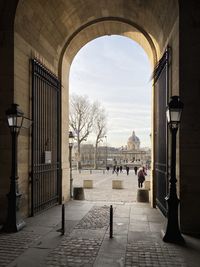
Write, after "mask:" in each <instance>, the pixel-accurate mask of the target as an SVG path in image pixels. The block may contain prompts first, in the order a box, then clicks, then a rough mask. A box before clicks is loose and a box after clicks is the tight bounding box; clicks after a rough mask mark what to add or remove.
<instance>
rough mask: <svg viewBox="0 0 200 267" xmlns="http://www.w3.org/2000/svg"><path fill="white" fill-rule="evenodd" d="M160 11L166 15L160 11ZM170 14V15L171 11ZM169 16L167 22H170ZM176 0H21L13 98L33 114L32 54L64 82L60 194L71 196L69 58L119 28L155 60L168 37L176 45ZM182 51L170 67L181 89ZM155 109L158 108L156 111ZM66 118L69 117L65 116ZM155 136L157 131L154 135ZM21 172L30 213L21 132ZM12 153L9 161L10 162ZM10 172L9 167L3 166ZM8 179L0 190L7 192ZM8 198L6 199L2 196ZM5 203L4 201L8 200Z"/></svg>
mask: <svg viewBox="0 0 200 267" xmlns="http://www.w3.org/2000/svg"><path fill="white" fill-rule="evenodd" d="M160 14H162V16H160ZM169 14H170V20H168V15H169ZM166 22H167V23H166ZM177 32H178V1H175V0H171V1H166V2H165V1H159V0H155V1H148V2H146V1H144V2H142V1H135V2H134V3H133V1H131V0H128V1H123V0H117V1H115V4H113V3H112V1H105V0H101V1H98V2H96V1H91V0H85V1H84V2H81V1H77V2H72V1H64V0H61V1H59V4H58V3H57V2H56V1H53V0H51V1H49V0H48V1H41V0H34V1H33V0H27V1H19V2H18V6H17V11H16V15H15V22H14V44H13V50H14V90H13V91H12V89H11V91H10V92H11V94H12V99H13V101H14V102H16V103H18V104H19V105H20V106H21V108H22V109H23V110H24V112H25V114H27V115H28V116H31V93H30V89H31V88H30V67H29V60H30V58H32V57H37V58H38V59H40V61H41V62H42V63H44V64H45V65H46V66H47V67H48V68H49V69H50V70H52V72H54V73H55V74H56V75H58V76H59V78H60V79H61V82H62V111H61V117H62V130H61V143H62V149H61V161H62V177H63V179H62V192H63V193H62V198H63V200H66V199H68V197H69V179H68V144H67V142H66V140H67V133H68V120H67V119H66V118H67V117H68V91H67V88H68V73H69V67H70V64H71V61H72V59H73V57H74V56H75V54H76V53H77V52H78V50H79V49H80V48H81V47H82V46H83V45H84V44H86V43H87V42H88V41H90V40H92V39H94V38H96V37H99V36H102V35H105V34H120V35H124V36H127V37H129V38H132V39H133V40H135V41H137V42H138V43H139V44H140V45H141V46H142V47H143V48H144V49H145V51H146V52H147V54H148V55H149V58H150V60H151V62H152V66H155V64H156V62H157V60H159V59H160V56H161V55H162V53H163V51H164V50H165V48H166V46H167V44H168V43H170V45H171V47H172V49H173V51H177V49H178V35H177ZM177 61H178V53H177V54H176V53H175V54H174V57H173V62H172V65H171V69H172V70H173V71H172V72H171V73H172V74H171V84H173V91H174V92H178V90H179V89H178V88H179V87H178V83H177V80H178V78H177V77H178V68H177ZM153 113H154V114H155V111H154V112H153ZM64 118H65V119H64ZM152 139H154V134H153V135H152ZM19 142H20V144H19V145H20V147H21V148H22V149H21V151H20V154H19V177H20V187H21V191H22V192H23V193H24V198H23V201H22V207H23V208H22V210H23V212H24V214H26V215H27V214H28V199H29V185H28V178H27V177H28V176H29V170H30V147H29V144H30V133H28V134H27V133H24V134H23V135H22V136H21V137H20V140H19ZM9 161H10V159H8V162H7V163H8V164H7V165H8V166H9ZM5 175H7V176H8V177H9V168H8V169H7V170H5ZM7 191H8V184H7V185H6V186H5V187H4V190H3V192H2V195H3V194H4V195H6V193H7ZM3 201H4V203H5V202H6V200H5V197H4V200H3ZM4 206H5V205H4Z"/></svg>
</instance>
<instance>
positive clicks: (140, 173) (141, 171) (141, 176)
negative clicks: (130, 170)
mask: <svg viewBox="0 0 200 267" xmlns="http://www.w3.org/2000/svg"><path fill="white" fill-rule="evenodd" d="M145 175H146V173H145V171H144V168H142V167H140V168H139V170H138V187H139V188H142V187H143V183H144V181H145Z"/></svg>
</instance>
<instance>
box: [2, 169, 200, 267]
mask: <svg viewBox="0 0 200 267" xmlns="http://www.w3.org/2000/svg"><path fill="white" fill-rule="evenodd" d="M93 175H94V176H95V177H96V178H95V177H94V179H100V175H101V174H99V176H98V175H97V174H93ZM90 177H92V176H90ZM108 177H109V175H108ZM121 177H122V176H121ZM105 178H106V176H102V181H103V180H104V182H103V186H104V187H105V189H106V190H107V191H110V195H112V196H113V198H112V201H110V202H109V201H108V200H109V199H108V198H107V195H106V197H105V195H104V191H103V190H102V191H101V193H100V192H98V199H97V200H96V201H94V200H93V201H91V200H83V201H77V200H73V201H69V202H68V203H65V234H64V235H62V234H61V233H60V232H59V230H60V228H61V206H55V207H53V208H51V209H49V210H47V211H45V212H43V213H41V214H39V215H37V216H35V217H31V218H27V219H26V227H25V228H23V229H22V230H21V231H20V232H18V233H14V234H5V233H1V234H0V266H1V267H4V266H6V267H7V266H8V267H46V266H47V267H58V266H76V267H78V266H85V267H89V266H94V267H115V266H116V267H117V266H119V267H122V266H127V267H128V266H132V267H134V266H135V267H136V266H137V267H144V266H155V267H156V266H160V267H165V266H169V267H171V266H180V267H186V266H187V267H197V266H198V267H199V266H200V240H199V239H196V238H193V237H190V236H184V238H185V241H186V245H185V246H179V245H175V244H169V243H164V242H163V241H162V237H161V230H163V229H165V223H166V219H165V218H164V217H163V215H162V214H161V213H160V212H159V211H158V210H157V209H152V208H151V207H150V204H149V203H137V202H135V201H134V199H133V200H132V201H130V198H129V197H130V195H131V193H130V194H129V195H127V199H126V197H125V196H126V194H125V193H124V190H126V189H120V190H116V189H115V190H114V189H111V187H110V178H108V179H107V180H106V179H105ZM77 179H78V178H77ZM81 179H82V178H81ZM124 179H132V180H133V179H134V176H133V175H132V177H131V176H130V178H127V177H124ZM130 181H131V180H130ZM133 181H134V180H133ZM75 182H78V180H77V181H75ZM97 182H99V183H96V184H95V186H96V190H99V189H98V186H97V185H98V184H99V185H100V184H101V182H100V180H98V181H97ZM106 184H107V186H106ZM92 190H94V189H88V191H87V190H86V191H87V193H86V196H87V194H88V196H89V194H92ZM131 190H137V189H136V188H135V189H134V186H133V185H130V191H131ZM120 192H121V200H122V201H119V199H118V201H116V202H115V201H113V199H115V198H116V199H117V196H118V195H119V194H120ZM115 194H116V195H115ZM133 195H135V193H134V194H133ZM93 197H94V195H93V196H92V198H93ZM110 205H113V238H110V234H109V230H110V228H109V211H110Z"/></svg>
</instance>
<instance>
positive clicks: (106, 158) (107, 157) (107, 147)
mask: <svg viewBox="0 0 200 267" xmlns="http://www.w3.org/2000/svg"><path fill="white" fill-rule="evenodd" d="M105 139H106V168H107V158H108V144H107V135H105Z"/></svg>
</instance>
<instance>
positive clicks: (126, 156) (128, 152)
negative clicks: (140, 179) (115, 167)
mask: <svg viewBox="0 0 200 267" xmlns="http://www.w3.org/2000/svg"><path fill="white" fill-rule="evenodd" d="M121 155H122V161H123V162H124V163H126V164H127V163H128V164H135V165H138V166H140V165H147V164H149V162H150V161H151V149H150V148H140V139H139V137H137V136H136V134H135V131H133V132H132V135H131V136H130V137H129V138H128V141H127V146H126V147H123V148H122V150H121ZM130 167H131V166H130Z"/></svg>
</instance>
